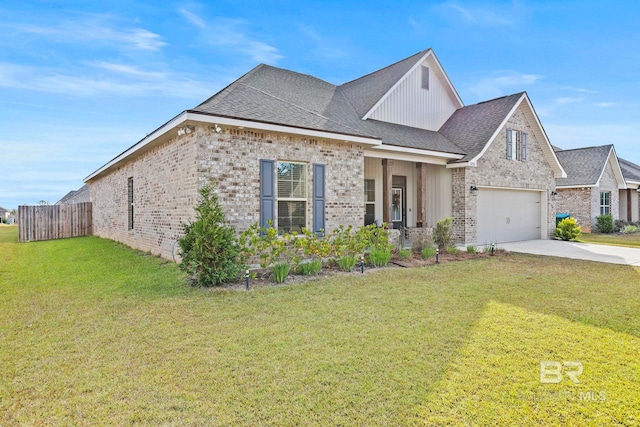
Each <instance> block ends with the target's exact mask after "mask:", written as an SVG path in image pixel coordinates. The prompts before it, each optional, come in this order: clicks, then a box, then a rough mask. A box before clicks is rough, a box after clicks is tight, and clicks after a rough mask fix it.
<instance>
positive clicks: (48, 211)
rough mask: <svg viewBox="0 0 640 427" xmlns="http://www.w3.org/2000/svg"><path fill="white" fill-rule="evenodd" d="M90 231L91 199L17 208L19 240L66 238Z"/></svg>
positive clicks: (32, 240)
mask: <svg viewBox="0 0 640 427" xmlns="http://www.w3.org/2000/svg"><path fill="white" fill-rule="evenodd" d="M91 234H92V213H91V202H85V203H75V204H69V205H53V206H19V207H18V241H19V242H35V241H37V240H52V239H64V238H67V237H76V236H88V235H91Z"/></svg>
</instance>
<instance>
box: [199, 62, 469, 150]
mask: <svg viewBox="0 0 640 427" xmlns="http://www.w3.org/2000/svg"><path fill="white" fill-rule="evenodd" d="M425 52H426V51H425ZM423 54H424V53H423ZM415 56H417V55H414V57H415ZM419 56H420V57H421V56H422V55H419ZM412 58H413V57H412ZM416 60H417V59H416ZM401 62H403V61H401ZM414 62H415V60H414ZM407 70H408V68H407ZM395 71H396V73H393V74H394V75H395V74H400V73H397V71H398V70H397V69H396V70H395ZM374 74H375V73H374ZM391 74H392V73H389V74H385V79H386V78H388V77H389V75H391ZM402 75H404V74H402ZM370 76H371V75H370ZM400 77H401V75H400V76H399V77H398V78H400ZM363 90H364V89H363ZM346 92H347V91H345V89H344V86H336V85H333V84H331V83H328V82H325V81H323V80H320V79H318V78H316V77H313V76H309V75H306V74H300V73H296V72H293V71H289V70H285V69H281V68H276V67H272V66H269V65H264V64H262V65H259V66H258V67H256V68H254V69H253V70H251V71H250V72H249V73H247V74H246V75H244V76H243V77H241V78H240V79H238V80H236V81H235V82H234V83H232V84H231V85H229V86H227V87H226V88H225V89H223V90H222V91H220V92H219V93H218V94H216V95H214V96H213V97H211V98H209V99H208V100H206V101H205V102H203V103H201V104H200V105H198V106H196V107H195V108H193V109H192V110H190V111H193V112H198V113H205V114H212V115H218V116H224V117H233V118H240V119H246V120H253V121H260V122H265V123H275V124H281V125H287V126H293V127H299V128H305V129H316V130H325V131H330V132H336V133H341V134H345V135H355V136H366V137H374V138H379V139H381V140H382V142H383V143H384V144H388V145H395V146H401V147H410V148H417V149H424V150H433V151H441V152H446V153H455V154H464V150H462V149H461V148H460V147H458V146H457V145H456V144H454V143H452V142H451V141H450V140H448V139H447V138H446V137H445V136H443V135H442V134H440V133H438V132H434V131H428V130H424V129H418V128H413V127H409V126H403V125H397V124H393V123H386V122H381V121H376V120H362V119H361V116H360V114H359V113H358V112H357V111H356V110H355V109H354V107H353V105H352V102H351V100H350V99H348V98H347V95H346Z"/></svg>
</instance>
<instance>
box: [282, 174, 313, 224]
mask: <svg viewBox="0 0 640 427" xmlns="http://www.w3.org/2000/svg"><path fill="white" fill-rule="evenodd" d="M277 189H278V232H279V233H285V232H287V233H291V232H293V231H297V232H301V231H302V227H306V217H307V215H306V212H307V165H305V164H302V163H290V162H278V166H277Z"/></svg>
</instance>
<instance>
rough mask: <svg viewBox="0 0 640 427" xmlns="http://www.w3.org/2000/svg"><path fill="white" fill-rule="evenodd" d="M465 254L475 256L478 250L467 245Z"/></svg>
mask: <svg viewBox="0 0 640 427" xmlns="http://www.w3.org/2000/svg"><path fill="white" fill-rule="evenodd" d="M467 253H470V254H477V253H478V248H476V247H475V246H473V245H468V246H467Z"/></svg>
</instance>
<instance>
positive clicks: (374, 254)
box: [369, 248, 391, 267]
mask: <svg viewBox="0 0 640 427" xmlns="http://www.w3.org/2000/svg"><path fill="white" fill-rule="evenodd" d="M390 259H391V249H377V248H376V249H371V252H369V262H370V263H371V265H372V266H374V267H384V266H385V265H387V264H389V260H390Z"/></svg>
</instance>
